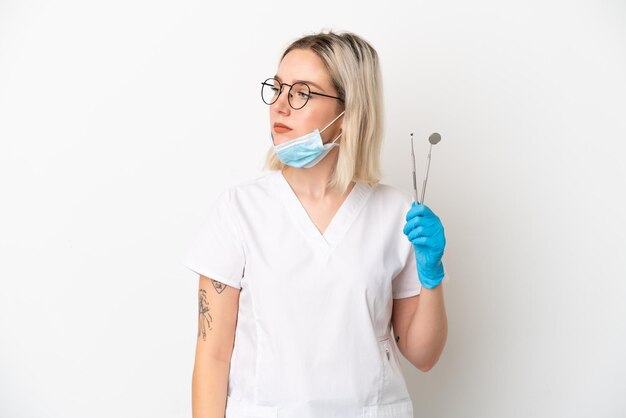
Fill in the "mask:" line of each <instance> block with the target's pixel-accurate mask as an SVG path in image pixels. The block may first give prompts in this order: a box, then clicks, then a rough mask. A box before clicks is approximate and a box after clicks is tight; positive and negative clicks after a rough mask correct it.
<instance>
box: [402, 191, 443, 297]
mask: <svg viewBox="0 0 626 418" xmlns="http://www.w3.org/2000/svg"><path fill="white" fill-rule="evenodd" d="M403 232H404V235H406V236H407V238H408V239H409V241H411V243H412V244H413V250H414V251H415V261H416V264H417V274H418V277H419V280H420V283H421V284H422V286H424V287H427V288H428V289H433V288H435V287H436V286H437V285H438V284H439V283H441V280H443V276H444V271H443V263H442V262H441V257H442V256H443V251H444V248H445V246H446V237H445V235H444V233H443V224H442V223H441V221H440V220H439V217H438V216H437V215H435V214H434V213H433V211H432V210H430V208H429V207H428V206H426V205H422V204H419V205H418V204H417V203H415V202H413V204H412V205H411V209H409V211H408V212H407V214H406V223H405V224H404V230H403Z"/></svg>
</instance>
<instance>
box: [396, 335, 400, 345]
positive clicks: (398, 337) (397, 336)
mask: <svg viewBox="0 0 626 418" xmlns="http://www.w3.org/2000/svg"><path fill="white" fill-rule="evenodd" d="M398 341H400V336H399V335H396V343H397V342H398Z"/></svg>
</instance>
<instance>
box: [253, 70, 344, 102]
mask: <svg viewBox="0 0 626 418" xmlns="http://www.w3.org/2000/svg"><path fill="white" fill-rule="evenodd" d="M268 80H275V81H276V82H277V83H278V84H279V85H280V91H279V92H278V94H277V95H276V99H274V101H273V102H272V103H267V102H266V101H265V99H264V98H263V86H272V87H273V85H271V84H267V81H268ZM293 84H304V85H305V86H306V87H307V88H308V89H309V94H316V95H318V96H324V97H330V98H331V99H337V100H339V101H340V102H341V103H345V100H343V99H342V98H341V97H336V96H331V95H328V94H324V93H318V92H316V91H313V90H311V86H309V85H308V84H307V83H305V82H304V81H298V82H296V83H293ZM293 84H287V83H282V82H280V81H279V80H277V79H275V78H274V77H270V78H267V79H266V80H265V81H263V82H261V100H263V103H265V104H266V105H268V106H271V105H273V104H274V103H276V101H277V100H278V98H279V97H280V95H281V94H282V93H283V86H289V90H288V91H287V103H289V107H291V108H292V109H293V110H300V109H302V108H303V107H304V106H306V104H307V103H308V102H309V99H310V97H308V98H307V99H306V101H305V102H304V104H303V105H302V106H300V107H293V105H292V104H291V100H290V99H289V97H290V96H289V93H291V88H292V87H293Z"/></svg>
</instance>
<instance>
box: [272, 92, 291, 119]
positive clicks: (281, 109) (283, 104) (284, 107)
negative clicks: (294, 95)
mask: <svg viewBox="0 0 626 418" xmlns="http://www.w3.org/2000/svg"><path fill="white" fill-rule="evenodd" d="M288 96H289V89H288V88H283V90H282V91H281V92H280V94H279V95H278V98H277V99H276V101H275V102H274V103H272V107H273V108H274V110H276V111H277V112H278V113H284V114H289V112H290V111H291V106H289V100H288Z"/></svg>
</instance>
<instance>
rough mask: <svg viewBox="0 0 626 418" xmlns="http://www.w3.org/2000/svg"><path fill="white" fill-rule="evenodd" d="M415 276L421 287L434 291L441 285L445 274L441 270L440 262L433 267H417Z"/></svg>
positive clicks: (441, 264)
mask: <svg viewBox="0 0 626 418" xmlns="http://www.w3.org/2000/svg"><path fill="white" fill-rule="evenodd" d="M417 274H418V277H419V279H420V283H421V284H422V286H424V287H426V288H428V289H434V288H435V287H437V286H438V285H439V283H441V281H442V280H443V277H444V275H445V272H444V270H443V263H442V262H441V260H439V262H438V263H437V264H435V265H434V266H428V267H422V266H420V265H419V264H418V265H417Z"/></svg>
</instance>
